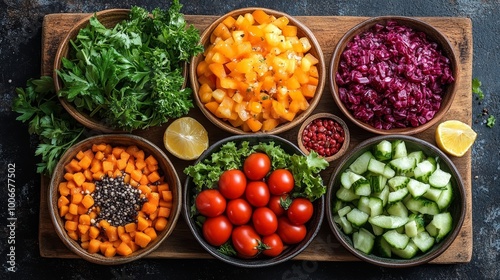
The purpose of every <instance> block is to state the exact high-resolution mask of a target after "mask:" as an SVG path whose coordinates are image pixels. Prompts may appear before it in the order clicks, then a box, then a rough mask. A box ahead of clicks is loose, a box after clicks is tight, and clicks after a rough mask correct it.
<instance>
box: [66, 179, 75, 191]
mask: <svg viewBox="0 0 500 280" xmlns="http://www.w3.org/2000/svg"><path fill="white" fill-rule="evenodd" d="M66 187H67V188H68V189H69V191H70V192H71V190H72V189H74V188H76V183H75V181H73V180H71V181H67V182H66Z"/></svg>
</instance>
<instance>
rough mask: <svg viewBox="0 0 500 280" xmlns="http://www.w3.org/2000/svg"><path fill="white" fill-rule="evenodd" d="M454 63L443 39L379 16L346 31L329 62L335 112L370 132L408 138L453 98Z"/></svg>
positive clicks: (410, 21) (426, 28) (416, 24)
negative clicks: (336, 108) (338, 110)
mask: <svg viewBox="0 0 500 280" xmlns="http://www.w3.org/2000/svg"><path fill="white" fill-rule="evenodd" d="M457 61H458V59H457V55H456V53H455V50H454V48H453V46H452V44H451V43H450V42H449V41H448V39H447V38H446V36H445V35H444V34H443V33H441V32H440V31H439V30H437V29H436V28H435V27H433V26H431V25H430V24H428V23H426V22H424V21H422V20H419V19H416V18H409V17H396V16H382V17H375V18H371V19H368V20H366V21H363V22H361V23H359V24H358V25H356V26H354V27H353V28H352V29H350V30H349V31H348V32H347V33H346V34H345V35H344V36H343V37H342V38H341V39H340V41H339V42H338V44H337V46H336V48H335V50H334V53H333V56H332V60H331V63H330V77H331V78H330V87H331V91H332V95H333V98H334V100H335V103H336V104H337V106H338V107H339V109H340V110H341V111H342V113H344V114H345V115H346V116H347V117H348V118H349V119H350V120H351V121H352V122H353V123H354V124H356V125H357V126H359V127H361V128H363V129H365V130H367V131H369V132H372V133H375V134H404V135H411V134H416V133H419V132H422V131H424V130H426V129H427V128H429V127H431V126H432V125H434V124H435V123H436V122H438V121H439V120H440V119H441V118H442V117H443V116H444V115H445V114H446V113H447V111H448V109H449V108H450V106H451V104H452V102H453V99H454V97H455V94H456V89H457V84H458V77H459V73H458V71H459V69H458V65H457V64H458V62H457Z"/></svg>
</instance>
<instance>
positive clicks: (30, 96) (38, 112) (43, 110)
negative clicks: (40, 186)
mask: <svg viewBox="0 0 500 280" xmlns="http://www.w3.org/2000/svg"><path fill="white" fill-rule="evenodd" d="M16 93H17V96H16V97H15V98H14V102H13V103H12V110H13V111H14V112H17V113H19V114H20V115H19V116H18V117H17V118H16V120H18V121H21V122H23V123H24V122H28V131H29V133H30V134H36V135H38V136H39V140H40V142H39V144H38V147H37V148H36V150H35V155H36V156H41V157H42V161H41V162H40V163H38V164H37V172H38V173H40V174H44V175H47V176H50V175H51V174H52V173H53V172H54V169H55V167H56V165H57V162H58V161H59V158H60V157H61V156H62V155H63V154H64V152H65V151H66V150H67V149H68V148H69V147H71V146H72V145H73V144H74V143H75V142H76V141H78V140H80V138H81V136H82V135H83V132H84V131H85V129H84V128H83V127H82V126H81V125H80V124H79V123H77V122H76V121H75V120H74V119H73V118H72V117H71V116H70V115H69V114H68V113H67V112H66V111H65V110H64V109H63V108H62V106H60V103H59V100H58V99H57V97H56V95H55V92H54V82H53V80H52V78H51V77H49V76H42V77H40V79H31V80H28V81H27V83H26V88H17V89H16Z"/></svg>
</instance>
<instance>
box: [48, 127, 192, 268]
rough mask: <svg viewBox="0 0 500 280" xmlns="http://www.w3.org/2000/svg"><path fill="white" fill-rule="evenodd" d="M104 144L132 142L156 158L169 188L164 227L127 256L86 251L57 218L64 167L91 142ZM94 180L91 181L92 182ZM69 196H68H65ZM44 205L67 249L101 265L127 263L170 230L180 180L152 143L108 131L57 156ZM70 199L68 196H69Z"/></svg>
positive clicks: (154, 245)
mask: <svg viewBox="0 0 500 280" xmlns="http://www.w3.org/2000/svg"><path fill="white" fill-rule="evenodd" d="M100 143H106V144H109V145H111V146H113V147H115V146H122V147H128V146H132V145H135V146H137V147H138V148H139V149H141V150H143V151H144V153H145V157H148V156H149V155H153V156H154V157H155V159H156V160H157V161H158V167H159V174H160V176H164V182H166V183H168V185H169V187H170V190H171V191H172V201H173V203H172V208H171V212H170V215H169V216H168V218H167V220H168V223H167V226H166V227H165V228H164V229H163V230H162V231H157V237H156V239H153V240H151V242H150V243H149V244H148V245H147V246H146V247H144V248H142V249H138V250H137V251H135V252H133V253H132V254H130V255H128V256H119V255H118V254H117V255H115V256H113V257H105V256H104V255H103V254H100V253H93V254H91V253H89V252H88V251H87V250H85V249H83V248H82V246H81V244H80V242H77V241H75V240H74V239H72V238H70V236H69V235H68V231H67V230H66V229H65V219H63V218H62V217H60V214H59V208H58V199H59V197H60V195H59V194H60V193H59V184H60V183H61V182H64V181H67V180H66V179H65V178H64V175H65V174H66V170H65V166H66V165H67V164H68V163H69V162H70V161H71V160H72V159H73V158H75V156H76V155H77V154H78V152H79V151H85V150H87V149H91V148H92V146H93V145H94V144H100ZM94 182H95V181H94ZM69 196H71V195H69ZM47 198H48V206H49V213H50V217H51V220H52V223H53V224H54V228H55V231H56V233H57V235H58V236H59V238H60V239H61V240H62V242H63V243H64V244H65V245H66V247H67V248H68V249H70V250H71V251H72V252H73V253H75V254H77V255H78V256H80V257H81V258H83V259H85V260H87V261H89V262H92V263H96V264H102V265H115V264H123V263H127V262H131V261H134V260H137V259H140V258H142V257H144V256H146V255H148V254H149V253H151V252H152V251H154V250H155V249H156V248H158V246H159V245H160V244H161V243H162V242H164V241H165V240H166V239H167V238H168V236H170V234H171V233H172V231H173V230H174V228H175V225H176V223H177V220H178V218H179V215H180V213H181V207H182V206H181V205H182V204H181V199H182V192H181V183H180V180H179V177H178V175H177V173H176V170H175V168H174V166H173V165H172V163H171V162H170V160H169V159H168V158H167V156H166V155H165V153H164V152H163V151H162V150H161V149H159V148H158V147H157V146H155V145H154V144H153V143H151V142H150V141H148V140H146V139H144V138H142V137H139V136H135V135H131V134H108V135H99V136H93V137H90V138H87V139H85V140H83V141H81V142H79V143H77V144H75V145H74V146H72V147H71V148H69V149H68V150H67V151H66V153H64V155H63V156H62V157H61V159H60V161H59V163H58V164H57V166H56V168H55V171H54V173H53V175H52V178H51V181H50V186H49V189H48V195H47ZM70 199H71V198H70Z"/></svg>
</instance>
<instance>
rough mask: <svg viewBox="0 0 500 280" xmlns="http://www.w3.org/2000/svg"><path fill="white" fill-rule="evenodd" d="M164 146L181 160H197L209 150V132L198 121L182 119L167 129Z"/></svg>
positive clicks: (188, 118)
mask: <svg viewBox="0 0 500 280" xmlns="http://www.w3.org/2000/svg"><path fill="white" fill-rule="evenodd" d="M163 144H164V145H165V148H166V149H167V151H169V152H170V153H171V154H173V155H174V156H176V157H178V158H180V159H183V160H193V159H197V158H198V157H199V156H200V155H201V154H202V153H203V152H204V151H205V150H206V149H207V148H208V132H207V130H206V129H205V128H204V127H203V125H202V124H201V123H199V122H198V121H197V120H195V119H193V118H191V117H182V118H179V119H177V120H175V121H173V122H172V123H171V124H170V125H169V126H168V127H167V129H166V130H165V133H164V135H163Z"/></svg>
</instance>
